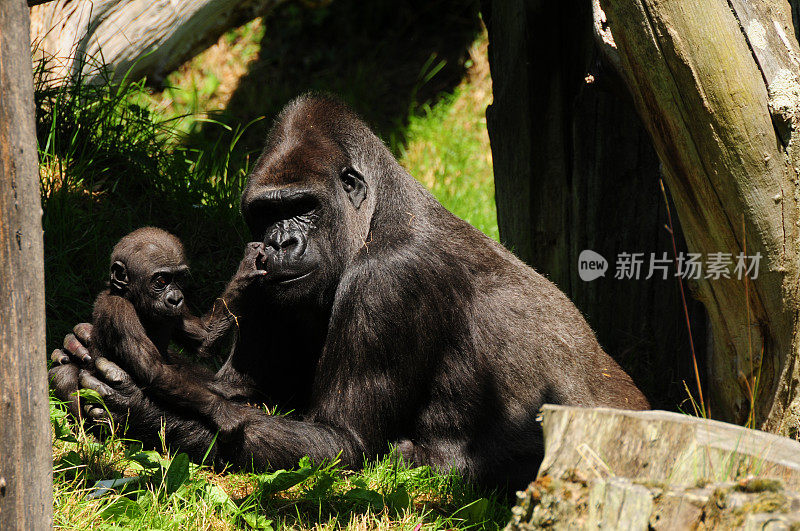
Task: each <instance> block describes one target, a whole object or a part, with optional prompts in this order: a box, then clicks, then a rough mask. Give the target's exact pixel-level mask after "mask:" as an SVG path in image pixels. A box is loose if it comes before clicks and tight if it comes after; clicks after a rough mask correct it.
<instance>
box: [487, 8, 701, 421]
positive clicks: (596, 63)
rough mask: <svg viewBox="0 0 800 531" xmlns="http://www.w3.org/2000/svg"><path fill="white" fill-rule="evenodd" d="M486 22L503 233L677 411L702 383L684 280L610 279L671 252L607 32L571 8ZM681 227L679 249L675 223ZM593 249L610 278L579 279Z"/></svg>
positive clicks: (491, 11)
mask: <svg viewBox="0 0 800 531" xmlns="http://www.w3.org/2000/svg"><path fill="white" fill-rule="evenodd" d="M482 12H483V18H484V20H485V21H486V22H487V26H488V29H489V41H490V46H489V59H490V63H491V71H492V84H493V92H494V102H493V103H492V105H491V106H490V108H489V109H488V110H487V123H488V128H489V135H490V138H491V142H492V158H493V164H494V178H495V191H496V200H497V215H498V224H499V228H500V237H501V239H502V241H503V242H504V243H505V244H506V245H507V246H508V247H509V248H510V249H512V250H513V251H514V252H515V253H516V254H517V255H518V256H519V257H520V258H522V259H523V260H525V261H526V262H527V263H529V264H531V265H532V266H534V267H535V268H536V269H537V270H538V271H539V272H541V273H543V274H544V275H546V276H547V277H548V278H549V279H550V280H552V281H553V282H555V283H556V284H557V285H558V286H559V287H560V288H561V289H562V290H564V292H566V293H567V295H569V297H570V298H571V299H572V300H573V301H574V302H575V304H576V305H577V306H578V308H579V309H580V310H581V312H583V314H584V315H585V316H586V318H587V320H588V321H589V323H590V324H591V326H592V328H593V329H594V330H595V332H596V333H597V337H598V339H599V341H600V344H601V345H602V346H603V348H604V349H605V350H606V351H607V352H609V354H611V355H612V356H613V357H615V359H617V360H618V361H619V362H620V363H622V365H623V366H624V367H625V369H626V370H627V371H628V372H629V373H630V374H631V375H632V376H633V378H634V380H635V381H636V383H637V384H638V385H639V386H640V387H641V388H643V389H644V390H645V391H646V392H647V394H648V398H649V399H650V400H651V402H652V403H653V404H654V405H655V406H657V407H664V408H667V407H674V405H675V404H676V403H679V402H680V401H681V400H683V398H685V396H686V395H685V389H684V387H683V384H682V381H684V380H686V381H689V382H693V381H694V377H693V376H692V374H691V367H690V366H691V355H690V349H689V344H688V333H687V330H686V324H685V322H684V316H683V309H682V305H681V301H680V296H679V291H678V285H677V282H676V280H675V278H673V277H671V276H670V277H669V278H667V279H663V278H662V277H660V276H659V275H656V277H655V278H651V279H650V280H645V277H646V276H647V275H648V270H647V265H645V266H644V267H643V268H642V271H641V277H640V279H639V280H617V279H615V278H614V275H615V258H616V256H617V255H618V254H619V253H621V252H628V253H642V255H643V256H646V257H648V258H649V256H650V255H651V254H654V255H656V256H657V257H659V258H661V257H663V256H664V253H667V256H668V257H671V256H672V254H673V251H672V243H671V239H670V236H669V233H668V232H667V231H666V230H665V228H664V226H665V224H666V223H667V216H666V209H665V204H664V198H663V196H662V193H661V189H660V187H659V178H660V176H661V174H660V169H659V160H658V156H657V155H656V152H655V150H654V149H653V147H652V143H651V140H650V136H649V133H648V132H647V130H646V129H645V128H644V126H643V125H642V122H641V120H640V118H639V116H638V114H637V112H636V108H635V107H634V105H633V102H632V101H631V99H630V97H629V96H628V95H627V88H626V86H625V84H624V82H623V81H622V79H621V78H620V76H619V74H618V72H617V67H616V62H617V61H618V58H615V57H614V54H613V51H614V49H613V48H611V47H610V45H609V44H608V43H607V42H606V41H607V40H608V37H606V36H603V32H604V31H605V30H604V29H603V28H602V27H600V25H601V24H602V22H601V21H599V20H597V21H596V19H595V18H594V17H593V9H592V4H591V3H589V2H582V1H573V0H570V1H565V2H548V1H544V0H535V1H524V0H503V1H493V2H486V3H484V5H483V6H482ZM594 26H597V27H594ZM593 28H594V29H593ZM595 35H597V38H595ZM612 42H613V41H612ZM609 50H610V51H609ZM610 52H612V53H610ZM675 231H676V234H677V239H678V249H679V251H680V250H683V249H684V244H683V241H682V238H681V235H680V227H679V226H678V224H677V220H676V226H675ZM585 249H590V250H593V251H595V252H598V253H599V254H601V255H602V256H604V257H605V258H606V259H607V260H608V261H609V270H608V271H607V272H606V275H605V277H602V278H598V279H596V280H594V281H592V282H585V281H583V280H581V279H580V278H579V275H578V257H579V256H580V253H581V251H583V250H585ZM690 312H691V315H692V325H693V327H694V332H695V334H697V335H698V337H702V335H703V334H704V330H705V314H704V310H703V309H702V306H701V305H699V304H698V303H691V302H690ZM698 343H699V344H698V345H697V347H698V350H699V351H701V352H702V350H703V348H702V347H703V344H704V343H705V341H699V342H698Z"/></svg>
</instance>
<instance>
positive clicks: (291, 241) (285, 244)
mask: <svg viewBox="0 0 800 531" xmlns="http://www.w3.org/2000/svg"><path fill="white" fill-rule="evenodd" d="M298 243H300V242H299V241H298V240H297V238H295V237H294V236H290V237H288V238H286V239H285V240H283V241H282V242H281V249H284V250H286V249H289V248H290V247H295V246H296V245H297V244H298Z"/></svg>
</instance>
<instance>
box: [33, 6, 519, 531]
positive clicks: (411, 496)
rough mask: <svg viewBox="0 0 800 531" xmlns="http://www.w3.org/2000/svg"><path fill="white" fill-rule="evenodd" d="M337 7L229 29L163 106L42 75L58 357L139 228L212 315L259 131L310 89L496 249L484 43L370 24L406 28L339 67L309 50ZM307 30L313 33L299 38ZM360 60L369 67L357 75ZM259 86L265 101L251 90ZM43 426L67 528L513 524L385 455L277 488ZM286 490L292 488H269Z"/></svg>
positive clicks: (450, 482) (48, 263) (484, 498)
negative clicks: (176, 250) (159, 233)
mask: <svg viewBox="0 0 800 531" xmlns="http://www.w3.org/2000/svg"><path fill="white" fill-rule="evenodd" d="M342 5H343V6H344V7H343V8H342V10H341V11H334V10H329V9H327V8H323V9H322V10H321V11H317V12H314V11H311V12H302V13H300V14H298V13H297V12H295V11H293V9H296V8H286V11H282V12H280V13H278V14H277V15H276V16H275V17H273V18H271V19H269V20H268V21H266V22H264V21H261V20H256V21H253V22H250V23H248V24H246V25H245V26H243V27H241V28H238V29H236V30H233V31H231V32H229V33H228V34H226V35H225V36H224V37H223V38H222V39H220V42H219V43H218V44H217V45H216V46H214V47H212V48H211V49H209V50H207V51H206V52H204V53H203V54H201V55H200V56H198V57H197V58H195V59H193V60H192V61H190V62H189V63H187V64H186V65H184V66H183V67H182V68H181V69H179V70H178V71H177V72H175V73H173V74H172V75H171V76H169V78H168V80H167V83H168V86H167V87H165V88H163V89H162V90H160V91H154V90H153V88H151V87H148V86H147V85H146V84H145V83H144V82H135V83H124V84H122V85H121V86H118V87H115V88H110V87H108V86H106V85H102V84H98V85H87V84H84V83H82V82H81V80H80V79H75V80H72V81H73V82H72V83H71V84H66V85H60V86H55V85H52V84H46V83H44V81H43V80H44V78H45V77H46V76H45V74H46V68H47V67H46V65H44V64H40V65H39V66H38V76H37V79H38V82H37V84H36V110H37V115H36V125H37V137H38V141H39V157H40V170H41V182H42V205H43V210H44V216H43V226H44V230H45V284H46V311H47V344H48V347H49V348H50V349H53V348H56V347H58V346H59V344H60V342H61V338H63V336H64V334H65V333H66V332H67V331H68V330H69V329H70V328H71V327H72V325H74V324H75V323H77V322H80V321H84V320H86V319H87V318H88V316H89V315H90V312H91V304H92V301H93V298H94V296H95V295H96V294H97V293H98V292H99V291H100V290H101V289H102V288H103V287H104V283H105V279H106V275H107V268H108V262H107V260H108V254H109V252H110V250H111V248H112V246H113V245H114V243H115V242H116V241H117V240H118V239H119V238H120V237H121V236H123V235H124V234H126V233H127V232H129V231H131V230H133V229H135V228H137V227H140V226H143V225H157V226H160V227H164V228H166V229H168V230H170V231H171V232H174V233H175V234H176V235H178V236H179V237H180V238H181V239H182V240H183V241H184V243H185V245H186V248H187V252H188V255H189V259H190V265H191V266H192V271H193V282H192V285H190V286H189V289H188V290H187V291H188V293H189V299H190V300H189V303H190V305H193V306H194V307H195V309H196V310H198V311H199V310H203V309H205V307H206V306H207V305H208V304H210V301H211V300H213V298H214V297H215V296H216V295H217V293H218V292H219V291H220V290H221V289H222V287H223V285H224V283H225V281H226V280H227V278H229V277H230V275H231V274H232V272H233V271H234V269H235V266H236V264H237V263H238V260H239V258H240V253H241V249H242V248H243V245H244V242H245V241H246V239H247V231H246V228H245V227H244V225H243V223H242V220H241V216H240V214H239V211H238V201H239V195H240V193H241V189H242V187H243V185H244V182H245V178H246V175H247V171H248V169H249V166H250V162H251V160H253V157H254V156H255V155H256V154H257V152H258V148H259V147H260V143H261V141H262V140H261V139H263V134H264V131H265V129H266V127H267V125H268V123H269V121H270V118H271V116H273V115H274V114H275V113H276V112H277V111H278V110H279V108H280V106H282V105H283V103H285V101H286V100H288V99H289V98H291V97H293V96H294V95H296V94H297V93H299V92H302V91H303V90H305V89H308V88H314V89H329V90H332V91H334V92H341V91H342V90H345V92H344V93H343V94H342V96H343V97H344V98H345V99H346V100H348V101H350V102H351V103H352V104H354V105H355V106H356V108H357V109H358V110H359V111H360V112H361V113H362V114H363V115H364V116H365V117H366V118H367V119H368V120H369V121H370V122H371V123H373V124H375V125H376V128H377V130H378V131H379V132H380V133H381V134H382V135H383V137H384V138H385V139H386V141H387V144H388V145H389V146H390V148H391V149H392V150H393V151H394V152H395V154H396V155H397V156H398V158H399V159H400V160H401V162H402V163H403V165H404V166H405V167H406V168H407V169H408V170H409V171H410V173H411V174H412V175H415V176H416V177H417V178H419V179H420V180H421V181H422V182H423V183H424V184H425V185H426V186H428V187H429V188H430V189H431V191H432V192H433V193H434V194H435V195H436V196H437V197H438V198H439V199H440V200H441V201H442V202H443V204H444V205H445V206H446V207H447V208H449V209H450V210H452V211H453V212H455V213H456V214H457V215H459V216H461V217H463V218H464V219H466V220H467V221H469V222H471V223H472V224H473V225H475V226H477V227H478V228H479V229H481V230H483V231H484V232H485V233H487V234H489V235H490V236H492V237H494V238H497V225H496V219H495V211H494V201H493V181H492V173H491V158H490V151H489V145H488V137H487V135H486V126H485V118H484V110H485V106H486V105H487V104H488V103H489V102H490V101H491V85H490V81H489V77H488V70H487V67H486V64H485V61H486V59H485V53H486V50H485V46H486V37H485V35H484V34H481V33H475V32H474V30H471V29H470V28H471V27H472V24H473V21H471V20H466V19H464V16H466V15H464V13H460V12H457V11H453V12H448V13H447V14H446V16H444V15H443V16H439V17H437V16H434V15H435V13H433V14H432V19H433V20H434V21H436V24H433V25H434V26H436V27H437V28H439V30H440V31H441V33H442V35H443V36H444V37H448V36H449V37H451V38H450V40H449V41H448V42H452V41H454V40H455V41H457V42H461V43H462V44H463V49H461V50H460V51H459V50H449V51H448V50H445V49H440V48H436V45H437V43H436V42H429V41H424V39H430V38H432V37H430V31H429V29H430V28H425V27H424V26H423V27H419V28H418V27H417V26H415V25H413V24H411V22H408V21H411V20H413V17H411V16H410V15H409V16H408V17H406V15H408V13H405V14H403V13H400V15H399V17H394V15H392V13H393V12H392V13H390V12H388V11H387V13H382V12H380V13H378V14H374V13H373V14H372V15H370V16H373V15H374V16H377V17H378V18H379V19H381V20H384V19H386V17H389V19H391V20H395V18H397V20H398V21H399V26H398V27H395V28H394V29H390V30H387V31H389V33H385V32H382V31H381V29H380V28H377V29H376V28H373V30H371V33H372V34H371V35H369V36H367V37H354V38H353V42H352V43H351V44H352V49H350V50H344V51H341V50H340V51H341V57H337V56H335V55H334V54H333V53H332V51H331V50H330V49H322V48H320V46H319V42H318V40H320V39H324V37H325V36H326V35H328V36H330V32H334V33H336V32H338V31H340V29H341V28H340V27H339V28H337V26H336V24H340V26H341V24H346V23H347V22H345V19H346V17H347V16H348V14H350V15H353V14H354V13H357V12H358V10H359V9H360V8H359V6H358V4H357V3H354V2H350V3H349V4H348V2H346V1H343V2H342ZM426 9H431V8H426ZM378 11H381V10H380V9H379V10H378ZM390 11H391V10H390ZM390 15H391V16H390ZM358 16H361V17H362V18H363V17H365V16H367V15H363V14H361V15H358ZM393 17H394V18H393ZM367 18H369V17H367ZM406 18H408V21H406ZM384 22H385V20H384ZM406 22H408V23H406ZM281 23H284V24H283V25H281ZM276 24H277V26H276ZM265 27H266V31H265ZM276 27H278V28H280V29H281V31H280V32H275V31H274V30H275V28H276ZM270 28H272V29H273V31H272V32H271V33H270V31H269V30H270ZM309 28H310V29H309ZM332 28H336V30H335V31H334V29H332ZM409 28H410V29H409ZM454 28H455V29H454ZM310 30H313V31H316V32H317V33H318V35H317V34H315V36H312V37H308V35H309V31H310ZM412 30H413V31H419V32H420V33H421V34H425V35H426V36H424V37H423V41H422V42H423V43H425V46H427V47H428V48H426V47H425V46H420V49H419V50H409V49H407V48H408V47H407V45H406V43H405V42H403V41H399V40H398V39H395V40H394V41H392V40H391V39H386V40H380V39H377V40H375V39H376V36H375V35H378V34H380V35H389V34H397V35H404V34H407V33H408V32H409V31H412ZM470 31H473V33H472V34H471V35H472V36H471V37H470V38H469V39H468V40H467V39H466V37H465V36H468V35H470V33H469V32H470ZM404 32H405V33H404ZM373 34H374V35H373ZM267 35H269V37H267ZM397 35H396V36H397ZM454 36H458V37H459V38H458V39H453V37H454ZM444 37H443V38H442V42H445V41H446V40H447V39H444ZM370 38H371V39H373V40H374V41H373V44H372V45H370V44H369V39H370ZM476 38H477V40H475V39H476ZM306 40H307V41H308V42H307V43H306V42H305V41H306ZM434 40H435V39H434ZM414 42H417V40H415V41H414ZM375 43H378V44H375ZM387 43H388V44H387ZM392 43H394V47H391V46H390V45H391V44H392ZM470 43H473V44H472V45H471V46H470ZM303 46H305V48H302V47H303ZM287 48H291V49H293V50H294V51H295V55H294V56H292V57H294V62H293V63H292V64H287V63H286V62H285V61H286V59H285V58H284V55H285V51H286V49H287ZM430 49H435V50H438V51H436V52H435V53H432V52H431V51H430ZM302 56H305V57H308V59H307V60H305V61H303V60H300V59H298V58H299V57H302ZM406 56H407V57H408V58H409V59H408V60H407V62H402V61H403V60H405V59H403V58H405V57H406ZM357 57H360V58H361V59H363V60H362V61H361V62H358V61H356V62H354V58H357ZM337 62H338V63H337ZM345 63H346V64H345ZM356 63H358V64H356ZM337 64H338V66H337ZM298 65H299V66H298ZM303 65H306V70H303ZM342 72H346V73H347V76H345V78H342V75H341V73H342ZM409 72H413V75H409ZM278 74H280V75H278ZM265 76H266V78H269V82H268V83H267V81H265ZM276 76H277V77H276ZM265 84H266V85H268V86H269V87H270V89H271V90H270V91H269V92H270V94H269V97H262V96H260V95H259V93H258V91H257V90H256V88H258V87H259V86H263V85H265ZM393 95H394V97H393ZM384 102H388V103H386V104H385V105H384ZM51 419H52V422H53V428H54V444H53V455H54V464H55V477H54V479H55V481H54V497H55V525H56V527H59V528H69V529H89V528H91V529H94V528H97V527H101V528H109V529H110V528H114V527H115V526H117V527H121V528H153V529H185V528H187V527H188V528H190V529H240V528H249V527H258V526H266V525H267V524H269V525H271V526H272V527H275V528H280V527H284V526H292V527H299V528H311V527H314V528H321V529H333V528H336V529H338V528H348V529H373V528H397V527H402V528H407V529H414V528H415V527H416V526H417V525H422V528H423V529H442V528H459V529H466V528H486V529H496V528H498V527H500V526H503V525H505V523H506V521H507V520H508V516H509V514H508V509H507V507H506V506H505V505H504V504H505V501H498V500H497V499H496V498H494V497H493V496H491V495H490V494H488V493H482V492H477V491H475V490H474V489H473V488H472V487H471V486H470V485H469V484H468V483H466V482H465V481H464V480H462V479H461V478H459V477H457V476H456V475H452V474H442V473H438V472H436V471H433V470H430V469H428V468H424V467H423V468H417V469H409V468H408V467H407V466H405V465H404V464H402V463H400V462H399V461H398V459H396V457H394V456H392V455H390V456H389V457H386V458H383V459H382V460H380V461H379V462H377V463H375V462H367V463H366V465H365V468H364V470H363V471H361V472H357V473H354V472H351V471H346V470H343V469H341V468H340V467H338V466H336V465H335V464H326V465H325V466H324V467H321V466H317V465H311V464H310V463H307V462H301V463H298V469H297V470H296V471H295V472H294V473H288V472H284V473H280V474H277V475H275V474H253V473H242V472H227V471H212V470H210V469H209V468H208V467H204V466H196V465H194V464H189V463H187V462H185V461H184V457H182V456H176V455H174V454H172V453H171V452H170V451H169V442H170V441H164V444H163V447H162V448H160V449H159V451H157V452H152V451H143V450H142V448H141V445H139V444H138V443H136V442H135V441H126V440H124V439H121V438H120V436H110V437H100V438H96V437H95V436H94V435H91V434H87V433H85V432H84V431H83V430H82V428H81V426H80V425H79V424H77V423H76V422H75V421H74V420H73V419H71V418H69V417H68V416H67V415H66V413H65V411H64V409H63V407H62V406H61V405H59V404H58V403H57V401H55V400H54V399H53V403H52V404H51ZM387 449H388V448H387ZM122 476H126V477H137V478H139V479H138V480H137V481H136V482H134V483H132V484H128V485H127V486H126V487H124V489H122V490H120V489H117V491H115V492H113V493H110V494H108V495H106V496H103V497H101V498H97V499H92V498H91V497H89V496H88V494H89V493H90V492H91V491H92V490H93V487H94V485H95V482H96V481H98V480H103V479H113V478H118V477H122ZM290 477H295V478H297V477H300V478H301V479H302V481H300V482H299V483H297V484H296V485H292V486H291V487H288V486H287V487H286V488H281V489H278V488H277V486H276V485H278V483H281V482H284V486H285V485H286V483H285V482H286V481H287V478H290Z"/></svg>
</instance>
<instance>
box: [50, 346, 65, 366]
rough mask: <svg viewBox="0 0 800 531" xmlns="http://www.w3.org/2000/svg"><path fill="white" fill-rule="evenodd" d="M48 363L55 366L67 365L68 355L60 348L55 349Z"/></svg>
mask: <svg viewBox="0 0 800 531" xmlns="http://www.w3.org/2000/svg"><path fill="white" fill-rule="evenodd" d="M50 361H52V362H53V363H55V364H56V365H66V364H67V363H69V355H67V353H66V352H64V351H63V350H61V349H60V348H57V349H55V350H54V351H53V353H52V354H50Z"/></svg>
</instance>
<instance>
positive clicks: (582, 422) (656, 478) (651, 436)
mask: <svg viewBox="0 0 800 531" xmlns="http://www.w3.org/2000/svg"><path fill="white" fill-rule="evenodd" d="M542 428H543V430H544V439H545V457H544V461H543V462H542V466H541V468H540V469H539V477H543V476H545V475H547V476H551V477H555V478H560V477H562V476H563V475H565V474H569V473H571V472H573V471H577V472H578V473H579V474H581V475H583V477H585V478H605V477H613V476H622V477H626V478H632V479H636V480H643V481H651V482H656V483H661V484H668V485H670V486H694V485H697V484H698V483H699V482H703V481H713V482H720V481H733V480H736V479H739V478H742V477H746V476H748V475H757V476H759V477H769V478H775V479H779V480H781V481H782V482H783V484H784V485H786V486H787V487H788V488H792V489H796V490H800V443H798V442H797V441H793V440H791V439H789V438H786V437H781V436H779V435H774V434H771V433H766V432H762V431H757V430H750V429H747V428H742V427H740V426H735V425H733V424H728V423H725V422H719V421H715V420H707V419H701V418H697V417H691V416H688V415H681V414H679V413H671V412H667V411H624V410H618V409H605V408H578V407H567V406H555V405H549V404H548V405H545V406H544V407H543V408H542Z"/></svg>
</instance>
